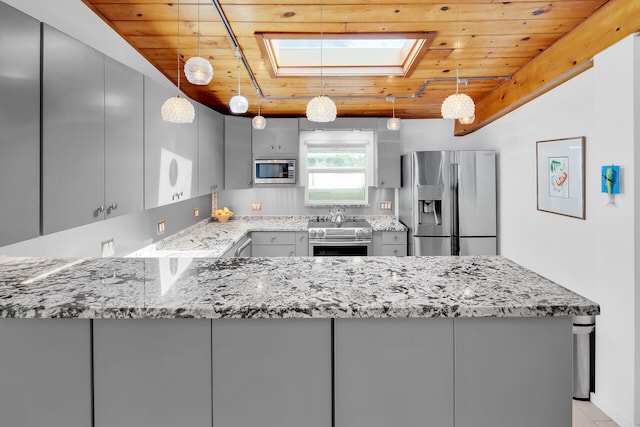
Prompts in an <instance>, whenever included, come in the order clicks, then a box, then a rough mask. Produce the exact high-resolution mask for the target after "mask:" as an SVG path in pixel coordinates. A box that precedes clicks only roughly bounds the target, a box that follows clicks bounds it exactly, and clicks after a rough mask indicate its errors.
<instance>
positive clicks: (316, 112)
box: [307, 95, 338, 123]
mask: <svg viewBox="0 0 640 427" xmlns="http://www.w3.org/2000/svg"><path fill="white" fill-rule="evenodd" d="M337 114H338V110H337V109H336V104H335V103H334V102H333V101H332V100H331V98H329V97H326V96H323V95H320V96H316V97H315V98H313V99H312V100H311V101H309V103H308V104H307V119H309V120H310V121H312V122H320V123H325V122H332V121H334V120H335V119H336V115H337Z"/></svg>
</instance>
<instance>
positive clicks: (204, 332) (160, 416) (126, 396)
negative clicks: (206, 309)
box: [87, 319, 211, 427]
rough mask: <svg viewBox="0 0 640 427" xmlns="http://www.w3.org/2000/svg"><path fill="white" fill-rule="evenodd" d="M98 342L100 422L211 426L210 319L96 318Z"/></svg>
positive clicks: (104, 425) (100, 426) (109, 426)
mask: <svg viewBox="0 0 640 427" xmlns="http://www.w3.org/2000/svg"><path fill="white" fill-rule="evenodd" d="M93 346H94V356H93V357H94V395H95V398H94V401H95V404H94V407H95V409H94V411H95V427H113V426H137V427H175V426H190V427H211V321H210V320H200V319H198V320H193V319H169V320H161V319H135V320H122V319H117V320H95V321H94V322H93ZM87 425H90V424H87Z"/></svg>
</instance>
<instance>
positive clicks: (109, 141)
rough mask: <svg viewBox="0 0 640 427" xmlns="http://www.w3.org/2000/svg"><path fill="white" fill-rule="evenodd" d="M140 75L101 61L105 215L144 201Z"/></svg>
mask: <svg viewBox="0 0 640 427" xmlns="http://www.w3.org/2000/svg"><path fill="white" fill-rule="evenodd" d="M143 88H144V86H143V77H142V74H140V73H138V72H137V71H135V70H132V69H131V68H129V67H127V66H125V65H123V64H121V63H119V62H117V61H115V60H113V59H111V58H106V61H105V129H104V133H105V147H104V155H105V159H104V162H105V183H104V194H105V196H104V204H105V214H106V217H107V218H113V217H116V216H119V215H124V214H127V213H130V212H136V211H141V210H142V209H143V208H144V206H143V201H144V187H143V185H144V176H143V164H144V163H143V162H144V159H143V149H144V101H143V95H144V94H143Z"/></svg>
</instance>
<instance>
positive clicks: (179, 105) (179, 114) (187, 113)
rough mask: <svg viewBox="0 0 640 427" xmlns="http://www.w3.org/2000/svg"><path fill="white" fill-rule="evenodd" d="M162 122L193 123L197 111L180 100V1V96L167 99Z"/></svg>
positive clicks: (184, 100)
mask: <svg viewBox="0 0 640 427" xmlns="http://www.w3.org/2000/svg"><path fill="white" fill-rule="evenodd" d="M160 114H161V115H162V120H164V121H165V122H171V123H193V119H194V118H195V117H196V110H195V108H193V105H192V104H191V103H190V102H189V101H187V100H186V99H184V98H180V1H178V95H176V96H172V97H171V98H169V99H167V100H166V101H165V102H164V104H162V108H161V109H160Z"/></svg>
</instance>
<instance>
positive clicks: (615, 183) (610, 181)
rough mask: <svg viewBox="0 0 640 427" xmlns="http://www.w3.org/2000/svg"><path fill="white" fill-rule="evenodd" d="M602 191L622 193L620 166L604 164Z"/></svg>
mask: <svg viewBox="0 0 640 427" xmlns="http://www.w3.org/2000/svg"><path fill="white" fill-rule="evenodd" d="M602 192H603V193H608V194H620V166H614V165H610V166H602Z"/></svg>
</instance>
